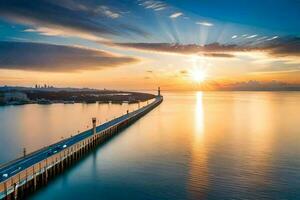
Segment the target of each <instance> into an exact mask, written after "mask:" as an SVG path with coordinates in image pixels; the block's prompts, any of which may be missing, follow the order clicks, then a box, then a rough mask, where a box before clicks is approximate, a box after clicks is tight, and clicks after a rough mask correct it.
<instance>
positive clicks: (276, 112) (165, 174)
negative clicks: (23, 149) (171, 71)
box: [0, 92, 300, 200]
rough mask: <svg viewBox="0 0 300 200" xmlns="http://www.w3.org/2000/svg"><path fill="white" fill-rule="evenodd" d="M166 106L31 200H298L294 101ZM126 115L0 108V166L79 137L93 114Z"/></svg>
mask: <svg viewBox="0 0 300 200" xmlns="http://www.w3.org/2000/svg"><path fill="white" fill-rule="evenodd" d="M164 97H165V100H164V102H163V103H162V104H161V105H160V106H159V107H158V108H156V109H155V110H153V111H152V112H150V113H149V114H148V115H146V116H145V117H143V118H142V119H140V120H139V121H138V122H136V123H135V124H133V125H132V126H131V127H129V128H128V129H126V130H125V131H123V132H122V133H121V134H120V135H118V136H117V137H115V138H113V139H112V140H111V141H109V142H108V143H106V144H104V145H103V146H101V147H100V148H98V149H97V150H95V151H94V152H93V153H91V154H89V155H88V156H87V157H85V158H84V159H83V160H82V161H81V162H79V163H78V164H77V165H75V166H74V167H73V168H71V169H70V170H68V171H67V172H66V173H64V174H63V175H61V176H59V177H58V178H56V179H55V180H54V181H52V182H51V183H50V184H49V185H48V186H47V187H45V188H43V189H41V190H40V191H39V192H38V193H36V194H35V195H33V196H32V197H31V199H35V200H39V199H41V200H45V199H46V200H47V199H49V200H50V199H51V200H52V199H104V200H105V199H141V200H145V199H151V200H157V199H160V200H161V199H179V200H181V199H182V200H184V199H195V200H196V199H197V200H198V199H216V200H219V199H275V200H276V199H300V124H299V123H300V93H298V92H204V93H201V92H198V93H196V92H195V93H192V92H191V93H166V94H164ZM134 106H136V105H134ZM134 106H132V107H134ZM126 109H127V106H126V105H125V106H124V105H123V106H120V105H114V106H112V105H111V107H109V106H108V105H96V104H95V105H82V104H75V105H51V106H48V107H40V106H38V105H28V106H23V107H6V108H0V127H1V138H2V140H1V144H0V150H1V152H0V158H1V161H6V160H8V158H9V156H14V155H17V152H19V151H20V148H19V146H20V145H26V146H28V148H32V149H34V148H37V147H38V146H39V145H40V146H41V145H45V144H47V141H55V140H57V139H59V138H60V137H61V136H62V135H64V136H65V137H67V136H68V135H70V134H71V133H72V130H73V129H71V128H72V127H74V126H75V128H76V129H80V128H81V129H84V128H86V124H89V123H90V118H91V117H92V116H94V115H97V117H99V118H101V120H103V119H105V118H106V116H110V117H112V115H117V114H121V113H122V112H125V111H126ZM65 132H66V133H65ZM29 146H30V147H29ZM7 154H9V155H7Z"/></svg>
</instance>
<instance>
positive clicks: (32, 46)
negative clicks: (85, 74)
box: [0, 41, 138, 72]
mask: <svg viewBox="0 0 300 200" xmlns="http://www.w3.org/2000/svg"><path fill="white" fill-rule="evenodd" d="M137 61H138V60H137V59H136V58H133V57H125V56H118V55H114V54H110V53H108V52H105V51H99V50H94V49H87V48H80V47H74V46H63V45H53V44H46V43H31V42H8V41H0V68H1V69H17V70H30V71H49V72H73V71H82V70H98V69H103V68H106V67H116V66H121V65H126V64H132V63H135V62H137Z"/></svg>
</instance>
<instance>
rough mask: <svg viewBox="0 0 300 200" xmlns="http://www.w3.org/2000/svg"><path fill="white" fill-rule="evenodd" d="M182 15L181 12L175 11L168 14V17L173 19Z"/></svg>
mask: <svg viewBox="0 0 300 200" xmlns="http://www.w3.org/2000/svg"><path fill="white" fill-rule="evenodd" d="M182 15H183V13H182V12H176V13H173V14H172V15H170V18H172V19H175V18H177V17H180V16H182Z"/></svg>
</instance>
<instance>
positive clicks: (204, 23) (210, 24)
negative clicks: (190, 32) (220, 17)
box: [196, 22, 214, 26]
mask: <svg viewBox="0 0 300 200" xmlns="http://www.w3.org/2000/svg"><path fill="white" fill-rule="evenodd" d="M196 24H198V25H201V26H214V24H212V23H210V22H196Z"/></svg>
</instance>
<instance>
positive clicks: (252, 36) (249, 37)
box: [246, 35, 257, 39]
mask: <svg viewBox="0 0 300 200" xmlns="http://www.w3.org/2000/svg"><path fill="white" fill-rule="evenodd" d="M255 37H257V35H250V36H248V37H246V38H248V39H251V38H255Z"/></svg>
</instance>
